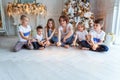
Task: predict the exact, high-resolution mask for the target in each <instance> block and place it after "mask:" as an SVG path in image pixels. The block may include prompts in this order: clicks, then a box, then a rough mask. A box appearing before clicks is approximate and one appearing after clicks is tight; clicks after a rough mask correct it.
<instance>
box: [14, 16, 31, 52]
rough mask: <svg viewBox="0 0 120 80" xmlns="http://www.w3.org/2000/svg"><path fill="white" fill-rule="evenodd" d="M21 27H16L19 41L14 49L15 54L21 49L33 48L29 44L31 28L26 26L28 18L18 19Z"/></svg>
mask: <svg viewBox="0 0 120 80" xmlns="http://www.w3.org/2000/svg"><path fill="white" fill-rule="evenodd" d="M20 20H21V25H20V26H19V27H18V36H19V41H18V42H17V43H16V45H15V47H14V51H15V52H17V51H19V50H21V49H22V48H23V47H24V48H27V49H30V50H32V49H33V46H32V45H31V44H30V39H31V27H30V26H29V25H28V22H29V18H28V17H27V16H25V15H22V16H21V17H20Z"/></svg>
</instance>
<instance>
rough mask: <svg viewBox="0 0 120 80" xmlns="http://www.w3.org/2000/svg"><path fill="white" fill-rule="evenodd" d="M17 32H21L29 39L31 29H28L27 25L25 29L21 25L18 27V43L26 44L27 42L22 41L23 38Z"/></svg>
mask: <svg viewBox="0 0 120 80" xmlns="http://www.w3.org/2000/svg"><path fill="white" fill-rule="evenodd" d="M19 32H22V33H23V35H24V36H25V37H29V35H30V32H31V27H30V26H29V25H27V27H23V26H22V25H20V26H19V27H18V37H19V41H21V42H26V41H27V40H26V39H23V38H22V37H21V35H20V33H19Z"/></svg>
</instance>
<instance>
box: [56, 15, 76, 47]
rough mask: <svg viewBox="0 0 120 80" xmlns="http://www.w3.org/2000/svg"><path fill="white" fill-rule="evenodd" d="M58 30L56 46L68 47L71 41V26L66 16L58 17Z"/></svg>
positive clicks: (72, 38)
mask: <svg viewBox="0 0 120 80" xmlns="http://www.w3.org/2000/svg"><path fill="white" fill-rule="evenodd" d="M59 23H60V27H59V31H58V43H57V46H62V47H65V48H69V46H70V45H71V44H72V43H73V40H74V36H73V26H72V24H70V23H69V22H68V18H67V17H66V16H60V18H59Z"/></svg>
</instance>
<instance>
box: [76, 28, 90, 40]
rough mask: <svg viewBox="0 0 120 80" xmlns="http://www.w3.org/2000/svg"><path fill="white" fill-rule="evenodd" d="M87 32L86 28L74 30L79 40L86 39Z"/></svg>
mask: <svg viewBox="0 0 120 80" xmlns="http://www.w3.org/2000/svg"><path fill="white" fill-rule="evenodd" d="M87 34H88V32H87V31H86V30H84V31H82V32H80V31H76V35H77V39H78V40H79V41H81V40H86V35H87Z"/></svg>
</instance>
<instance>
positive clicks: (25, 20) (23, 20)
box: [21, 18, 29, 26]
mask: <svg viewBox="0 0 120 80" xmlns="http://www.w3.org/2000/svg"><path fill="white" fill-rule="evenodd" d="M21 22H22V24H23V25H25V26H27V25H28V23H29V19H28V18H24V19H22V20H21Z"/></svg>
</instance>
